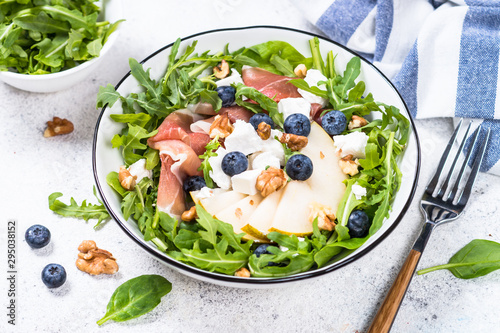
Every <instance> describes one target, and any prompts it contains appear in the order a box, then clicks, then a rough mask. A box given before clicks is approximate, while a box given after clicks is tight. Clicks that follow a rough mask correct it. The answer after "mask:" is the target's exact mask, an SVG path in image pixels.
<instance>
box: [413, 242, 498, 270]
mask: <svg viewBox="0 0 500 333" xmlns="http://www.w3.org/2000/svg"><path fill="white" fill-rule="evenodd" d="M440 269H448V270H449V271H450V272H451V273H452V274H453V275H455V277H457V278H459V279H474V278H477V277H480V276H484V275H487V274H489V273H491V272H493V271H496V270H497V269H500V244H499V243H497V242H494V241H490V240H485V239H474V240H472V241H471V242H470V243H469V244H467V245H465V246H464V247H463V248H462V249H460V251H458V252H457V253H455V255H453V257H451V258H450V261H449V262H448V263H447V264H445V265H439V266H434V267H430V268H426V269H422V270H419V271H418V272H417V274H418V275H422V274H426V273H430V272H434V271H437V270H440Z"/></svg>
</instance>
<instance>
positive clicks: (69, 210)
mask: <svg viewBox="0 0 500 333" xmlns="http://www.w3.org/2000/svg"><path fill="white" fill-rule="evenodd" d="M62 195H63V194H62V193H61V192H54V193H52V194H51V195H49V209H50V210H51V211H53V212H54V213H56V214H59V215H62V216H64V217H75V218H81V219H84V220H85V221H88V220H89V219H97V224H96V225H95V226H94V229H95V228H97V227H98V226H99V225H100V224H101V222H102V221H104V220H106V219H108V218H109V214H108V211H107V210H106V208H105V207H104V204H103V203H102V202H101V200H99V198H98V197H97V194H96V189H95V187H94V195H95V197H96V198H97V200H98V202H99V204H98V205H95V204H90V203H89V204H87V200H83V202H82V204H81V205H78V204H77V202H76V201H75V199H73V198H71V199H70V204H69V205H67V204H65V203H63V202H61V201H59V200H57V199H58V198H60V197H62Z"/></svg>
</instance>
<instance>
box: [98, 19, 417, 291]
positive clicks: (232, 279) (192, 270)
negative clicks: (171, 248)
mask: <svg viewBox="0 0 500 333" xmlns="http://www.w3.org/2000/svg"><path fill="white" fill-rule="evenodd" d="M251 29H277V30H288V31H292V32H296V33H301V34H305V35H309V36H311V37H318V38H319V39H322V40H324V41H327V42H330V43H333V44H335V45H337V46H338V47H340V48H342V49H344V50H346V51H348V52H350V53H352V54H353V55H355V56H358V57H360V58H361V59H363V60H364V61H365V62H366V63H367V64H368V65H370V66H371V67H373V69H375V71H376V72H377V73H378V74H379V75H381V76H382V77H383V78H384V79H385V80H386V82H387V83H388V84H389V85H390V86H391V87H392V89H394V91H395V92H396V93H397V95H398V96H399V98H400V99H401V101H402V102H403V105H404V106H405V109H406V110H408V106H407V105H406V103H405V101H404V100H403V97H402V96H401V94H400V93H399V91H398V90H397V89H396V87H395V86H394V85H393V84H392V82H391V81H390V80H389V79H388V78H387V77H386V76H385V75H384V74H383V73H382V72H381V71H380V70H379V69H378V68H377V67H375V66H374V65H373V64H372V63H371V62H370V61H368V60H366V59H365V58H364V57H363V56H361V55H359V54H358V53H356V52H354V51H352V50H350V49H349V48H347V47H345V46H343V45H341V44H339V43H337V42H335V41H332V40H330V39H328V38H325V37H323V36H319V35H317V34H314V33H311V32H307V31H302V30H299V29H293V28H288V27H280V26H268V25H257V26H248V27H237V28H222V29H215V30H207V31H204V32H200V33H196V34H193V35H190V36H187V37H183V38H181V40H186V39H191V38H194V37H198V36H203V35H207V34H211V33H216V32H224V31H239V30H251ZM173 44H174V43H171V44H168V45H166V46H164V47H162V48H160V49H158V50H157V51H155V52H153V53H152V54H150V55H149V56H147V57H146V58H145V59H144V60H142V61H141V62H140V63H141V64H143V63H144V62H146V61H148V60H149V59H151V58H152V57H154V56H155V55H157V54H158V53H160V52H162V51H164V50H165V49H168V48H170V47H172V45H173ZM130 75H131V73H130V71H129V72H128V73H127V74H126V75H125V76H124V77H123V78H122V79H121V80H120V81H119V82H118V84H117V85H116V86H115V89H118V88H119V87H120V85H121V84H122V83H123V81H125V80H126V79H127V78H128V77H129V76H130ZM106 108H107V105H105V106H104V107H103V108H102V110H101V113H100V115H99V118H98V119H97V123H96V127H95V132H94V139H93V144H92V169H93V173H94V179H95V182H96V185H97V189H98V191H99V194H100V196H101V198H102V201H103V202H104V205H105V207H106V209H107V210H108V212H109V213H110V215H111V216H112V217H113V219H114V220H115V221H116V222H117V223H118V225H119V226H120V227H121V228H122V230H123V231H124V232H125V233H126V234H127V235H128V236H129V237H130V238H132V239H133V240H134V241H135V242H136V243H137V244H139V246H141V247H142V248H143V249H144V250H146V251H147V252H148V253H149V254H150V255H153V256H154V257H156V258H157V259H159V260H161V261H163V262H165V263H166V264H167V265H170V266H173V267H175V268H176V269H180V270H183V271H186V272H187V273H189V274H191V275H200V276H201V277H203V278H205V279H208V280H214V281H220V282H224V283H232V284H234V287H240V286H241V285H242V284H251V285H262V286H265V285H274V284H280V283H287V282H295V281H300V280H305V279H309V278H313V277H319V276H321V275H324V274H327V273H330V272H333V271H335V270H337V269H339V268H341V267H344V266H346V265H348V264H350V263H352V262H354V261H356V260H357V259H359V258H361V257H363V256H364V255H365V254H367V253H368V252H370V251H371V250H373V249H374V248H375V247H376V246H377V245H378V244H380V243H381V242H382V241H383V240H384V239H385V238H386V237H387V236H389V235H390V234H391V232H392V231H393V230H394V229H395V228H396V226H397V225H398V224H399V223H400V222H401V220H402V219H403V216H404V215H405V214H406V212H407V211H408V208H409V207H410V204H411V202H412V200H413V197H414V195H415V192H416V189H417V182H418V177H419V174H420V163H421V156H420V155H421V152H420V141H419V138H418V134H417V130H416V126H415V122H414V120H413V117H412V115H411V113H410V112H408V119H409V121H410V123H411V129H412V132H413V135H415V141H416V144H417V161H416V163H417V165H416V169H415V179H414V181H413V185H412V189H411V193H410V196H409V197H408V200H407V201H406V203H405V205H404V206H403V209H402V210H401V212H400V213H399V215H398V216H397V217H396V219H395V220H394V223H393V224H392V225H391V226H390V227H389V228H388V229H387V230H386V231H385V232H384V233H383V234H382V235H380V236H379V237H378V238H377V239H376V240H375V241H374V242H373V243H372V244H370V245H368V246H367V247H366V248H365V249H363V250H362V251H360V252H359V253H356V254H355V255H354V256H352V257H350V258H347V259H346V260H344V261H342V262H340V263H338V264H335V263H333V264H331V265H330V266H325V267H323V268H321V269H314V270H310V271H307V272H303V273H300V274H297V275H290V276H285V277H277V278H241V277H236V276H231V275H224V274H220V273H215V272H208V271H204V270H202V269H199V268H196V267H193V266H189V265H187V264H184V263H181V262H180V261H177V260H175V259H173V258H171V257H169V256H168V255H167V254H166V253H162V252H159V251H158V252H157V251H154V250H152V249H151V248H150V246H149V245H147V244H146V242H145V241H144V239H141V238H139V237H137V236H136V235H135V234H134V233H133V232H132V231H130V230H129V229H128V227H127V226H126V225H125V224H124V223H122V222H121V220H120V217H119V216H118V214H115V212H114V211H113V210H112V209H111V206H110V204H109V203H108V201H107V199H106V197H105V196H104V194H103V191H102V187H101V183H100V182H99V177H98V175H97V167H96V149H97V134H98V131H99V125H100V123H101V119H102V116H103V115H104V112H105V110H106Z"/></svg>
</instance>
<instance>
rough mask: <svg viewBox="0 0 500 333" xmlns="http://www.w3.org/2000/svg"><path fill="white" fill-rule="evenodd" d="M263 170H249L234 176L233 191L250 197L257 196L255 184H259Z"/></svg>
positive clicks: (232, 180)
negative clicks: (258, 179) (258, 180)
mask: <svg viewBox="0 0 500 333" xmlns="http://www.w3.org/2000/svg"><path fill="white" fill-rule="evenodd" d="M262 170H264V169H257V170H247V171H243V172H242V173H239V174H237V175H234V176H232V177H231V183H232V184H233V190H234V191H236V192H240V193H243V194H248V195H254V194H256V193H257V189H256V188H255V183H257V177H259V175H260V174H261V172H262Z"/></svg>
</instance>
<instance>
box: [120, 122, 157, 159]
mask: <svg viewBox="0 0 500 333" xmlns="http://www.w3.org/2000/svg"><path fill="white" fill-rule="evenodd" d="M127 125H128V132H127V134H124V135H119V134H116V135H115V136H114V137H113V139H111V143H112V145H113V148H118V147H122V156H123V160H124V161H125V163H126V164H127V165H131V164H133V163H135V162H137V161H138V160H140V159H141V158H142V156H141V155H138V154H136V153H134V149H146V148H148V146H146V144H144V143H142V142H141V140H144V139H147V138H150V137H152V136H155V135H156V133H158V130H154V131H153V132H151V133H148V131H146V130H145V129H144V128H142V127H140V126H137V125H132V124H130V123H128V124H127Z"/></svg>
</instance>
